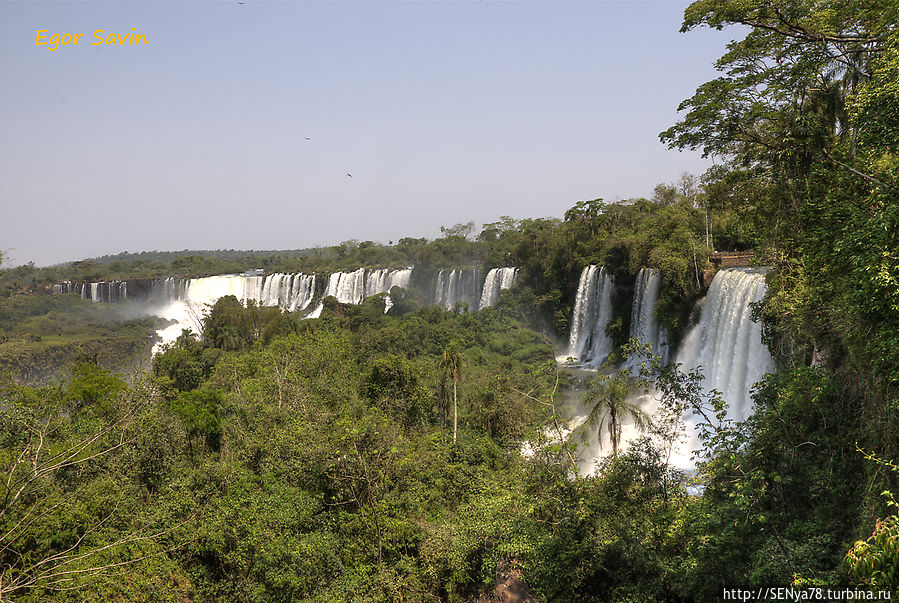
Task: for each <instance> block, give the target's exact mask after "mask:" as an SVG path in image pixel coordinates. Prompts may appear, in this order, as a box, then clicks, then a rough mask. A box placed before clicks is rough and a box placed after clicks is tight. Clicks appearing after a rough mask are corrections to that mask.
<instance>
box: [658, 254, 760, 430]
mask: <svg viewBox="0 0 899 603" xmlns="http://www.w3.org/2000/svg"><path fill="white" fill-rule="evenodd" d="M764 296H765V276H764V273H762V272H761V271H759V270H756V269H749V268H737V269H732V270H721V271H720V272H718V274H716V275H715V278H714V280H713V281H712V285H711V287H709V292H708V295H707V296H706V299H705V303H704V304H703V306H702V314H701V316H700V319H699V323H698V324H697V325H696V326H695V327H693V329H691V330H690V332H689V333H688V334H687V336H686V338H685V339H684V342H683V344H682V345H681V349H680V350H679V351H678V353H677V358H676V361H677V362H679V363H681V364H682V365H683V367H682V369H683V370H685V371H689V370H692V369H694V368H696V367H697V366H702V371H703V374H704V375H705V380H704V382H703V385H704V387H705V388H706V390H712V389H716V390H718V391H720V392H721V393H722V395H723V396H724V400H725V401H726V402H727V406H728V417H729V418H731V419H734V420H737V421H744V420H746V419H747V418H748V417H749V415H751V414H752V398H751V396H750V390H751V389H752V386H753V384H755V383H756V382H757V381H759V380H761V378H762V377H763V376H764V375H765V373H768V372H770V371H772V370H773V369H774V361H773V360H772V358H771V354H770V353H769V352H768V348H767V347H765V345H764V344H763V343H762V336H761V325H759V324H758V323H757V322H755V321H753V320H752V319H751V312H752V308H751V307H750V305H749V304H751V303H752V302H757V301H759V300H761V299H762V298H763V297H764Z"/></svg>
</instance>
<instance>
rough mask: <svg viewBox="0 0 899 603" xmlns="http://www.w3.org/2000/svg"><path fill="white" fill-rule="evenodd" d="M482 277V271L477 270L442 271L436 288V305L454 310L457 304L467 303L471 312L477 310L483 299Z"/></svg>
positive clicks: (438, 276)
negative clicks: (481, 290) (481, 289)
mask: <svg viewBox="0 0 899 603" xmlns="http://www.w3.org/2000/svg"><path fill="white" fill-rule="evenodd" d="M480 277H481V271H480V270H479V269H477V268H469V269H467V270H441V271H440V272H438V273H437V284H436V286H435V287H434V303H435V304H438V305H441V306H443V307H444V308H446V309H447V310H452V309H453V308H454V307H455V306H456V304H457V303H459V302H465V303H466V304H468V308H469V309H470V310H477V308H478V302H479V301H480V299H481V292H480V283H481V278H480Z"/></svg>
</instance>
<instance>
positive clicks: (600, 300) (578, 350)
mask: <svg viewBox="0 0 899 603" xmlns="http://www.w3.org/2000/svg"><path fill="white" fill-rule="evenodd" d="M614 286H615V285H614V283H613V281H612V277H611V276H609V275H608V274H607V273H606V271H605V270H604V269H603V268H600V267H597V266H594V265H592V264H591V265H590V266H587V267H586V268H584V269H583V270H582V271H581V278H580V281H578V288H577V296H576V297H575V300H574V311H573V312H572V316H571V335H570V336H569V340H568V352H567V354H566V357H571V358H574V359H575V360H577V361H578V362H580V363H583V364H587V365H589V366H594V367H595V366H599V365H600V364H602V363H603V362H605V359H606V358H607V357H608V356H609V353H611V351H612V340H611V339H610V338H609V337H608V335H606V325H607V324H608V323H609V321H610V320H611V319H612V292H613V289H614Z"/></svg>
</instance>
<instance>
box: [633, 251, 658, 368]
mask: <svg viewBox="0 0 899 603" xmlns="http://www.w3.org/2000/svg"><path fill="white" fill-rule="evenodd" d="M661 283H662V274H661V271H659V270H658V269H657V268H643V269H642V270H640V273H639V274H638V275H637V282H636V283H635V284H634V301H633V304H632V306H631V331H630V338H631V339H635V338H636V339H639V340H640V343H644V344H649V345H651V346H652V353H653V355H655V356H661V358H662V365H665V364H668V336H667V333H665V330H664V329H661V328H660V327H659V325H658V323H657V322H656V319H655V316H654V315H653V311H654V310H655V307H656V302H658V299H659V287H660V285H661ZM639 361H640V359H639V358H631V359H630V360H629V362H628V364H629V365H630V366H631V368H635V367H636V366H637V364H639Z"/></svg>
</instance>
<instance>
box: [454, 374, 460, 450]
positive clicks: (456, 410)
mask: <svg viewBox="0 0 899 603" xmlns="http://www.w3.org/2000/svg"><path fill="white" fill-rule="evenodd" d="M458 425H459V406H458V404H457V403H456V376H455V375H453V444H455V443H456V429H457V428H458Z"/></svg>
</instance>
